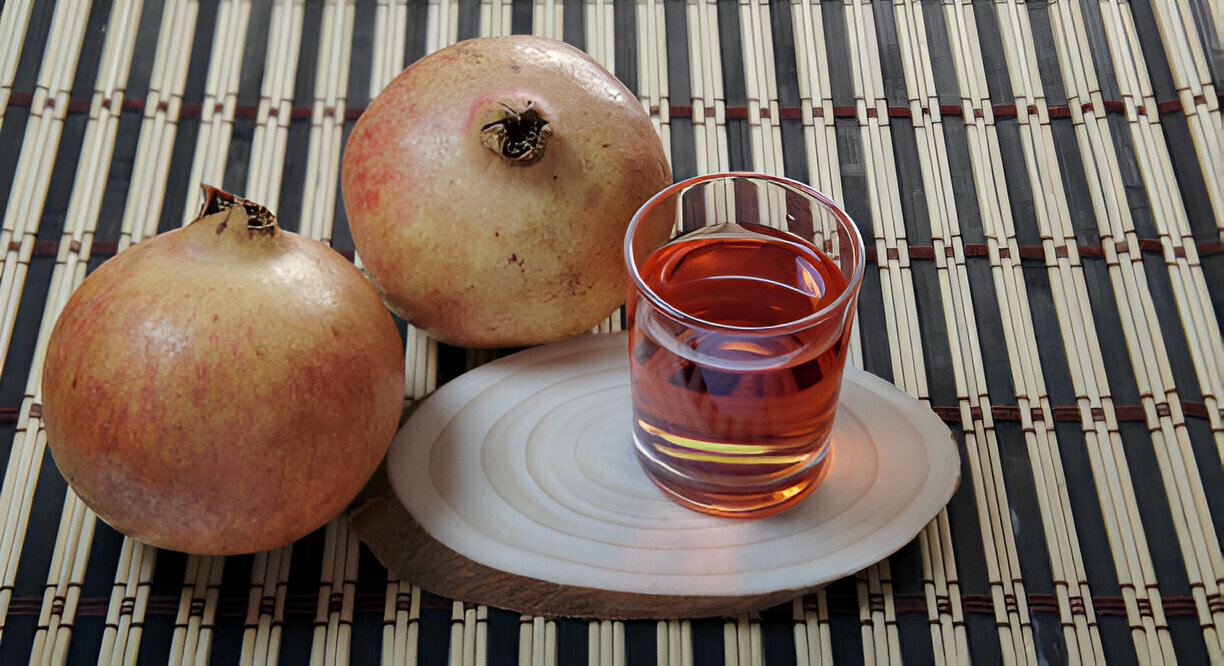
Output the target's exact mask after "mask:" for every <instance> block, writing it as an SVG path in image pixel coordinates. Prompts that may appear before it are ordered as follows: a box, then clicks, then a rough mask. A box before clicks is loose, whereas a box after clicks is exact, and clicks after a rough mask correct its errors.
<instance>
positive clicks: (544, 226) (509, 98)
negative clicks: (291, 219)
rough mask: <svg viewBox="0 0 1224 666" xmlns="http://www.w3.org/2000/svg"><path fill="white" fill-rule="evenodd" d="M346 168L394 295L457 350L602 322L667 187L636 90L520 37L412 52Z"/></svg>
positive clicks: (400, 306)
mask: <svg viewBox="0 0 1224 666" xmlns="http://www.w3.org/2000/svg"><path fill="white" fill-rule="evenodd" d="M342 174H343V177H342V188H343V195H344V205H345V209H346V211H347V212H348V216H349V225H350V227H351V229H352V233H353V241H354V243H355V244H356V247H357V251H358V254H359V255H360V256H361V258H362V261H363V262H364V265H365V268H366V270H367V272H368V274H369V276H370V277H371V278H372V279H373V281H374V282H375V283H376V284H377V285H378V286H379V287H380V289H381V291H382V293H383V296H384V298H385V300H386V302H387V304H388V306H389V307H390V308H391V309H392V310H394V311H395V312H396V313H397V314H399V315H400V316H401V317H403V318H404V319H406V320H408V321H410V322H412V323H413V324H415V325H416V326H418V327H420V328H422V329H424V330H425V331H427V332H428V333H429V334H430V335H431V336H433V337H435V338H437V339H440V340H441V341H443V342H447V343H450V344H454V345H459V346H466V347H506V346H522V345H529V344H535V343H541V342H547V341H550V340H554V339H559V338H562V337H566V336H569V335H573V334H575V333H580V332H582V331H584V330H586V329H589V328H591V327H592V326H594V325H596V324H598V323H599V321H600V320H601V319H603V318H604V317H606V316H607V315H608V314H609V313H611V312H612V311H614V310H615V309H616V308H617V307H618V306H619V305H620V304H621V303H623V302H624V300H625V281H626V275H625V269H624V262H623V260H622V259H621V246H622V242H623V239H624V234H625V229H626V228H627V227H628V225H629V220H630V218H632V216H633V213H634V212H635V211H636V210H637V208H638V207H639V206H640V205H641V204H642V203H643V202H645V201H646V200H647V199H648V198H650V197H651V196H652V195H653V194H654V193H655V192H657V191H658V190H660V189H662V188H663V187H665V186H667V185H668V184H670V183H671V170H670V169H669V168H668V163H667V157H666V155H665V153H664V151H663V144H662V142H661V141H660V139H659V136H658V134H657V133H656V132H655V130H654V126H653V124H652V123H651V122H650V117H649V116H648V115H647V113H646V112H645V110H644V109H643V108H642V105H641V103H640V102H639V101H638V99H637V98H636V97H635V96H634V95H633V93H631V92H630V91H629V90H628V89H627V88H626V87H625V86H624V84H623V83H621V82H620V81H619V80H617V79H616V77H614V76H613V75H612V74H610V73H609V72H608V71H607V70H605V69H603V68H602V67H600V66H599V64H597V63H596V62H595V61H594V60H591V59H590V58H589V57H588V56H587V55H586V54H584V53H583V52H582V51H580V50H578V49H576V48H574V47H572V46H569V45H568V44H565V43H564V42H558V41H555V40H550V39H544V38H540V37H531V36H525V35H515V36H507V37H482V38H477V39H471V40H467V41H464V42H460V43H458V44H455V45H453V46H449V47H447V48H444V49H442V50H440V51H436V52H434V53H433V54H431V55H428V56H426V57H424V58H422V59H420V60H418V61H417V62H415V63H413V64H412V65H411V66H410V67H408V69H406V70H405V71H404V72H403V73H401V74H400V75H399V76H398V77H396V79H395V80H394V81H392V82H391V83H390V85H388V86H387V88H386V89H385V90H383V91H382V92H381V93H380V94H379V95H378V97H377V98H376V99H375V100H374V101H373V103H371V104H370V106H369V108H367V109H366V111H365V113H363V114H362V115H361V117H360V118H359V119H358V121H357V124H356V126H355V127H354V128H353V132H352V134H351V135H350V137H349V140H348V144H347V146H346V147H345V153H344V162H343V171H342Z"/></svg>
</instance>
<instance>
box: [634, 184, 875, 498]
mask: <svg viewBox="0 0 1224 666" xmlns="http://www.w3.org/2000/svg"><path fill="white" fill-rule="evenodd" d="M625 260H626V263H627V264H628V269H629V277H630V280H629V282H630V287H629V297H628V303H627V313H628V323H629V359H630V373H631V385H632V393H633V438H634V444H635V446H636V447H637V455H638V460H639V462H640V463H641V465H642V468H643V469H644V470H645V472H646V474H647V475H648V476H649V477H650V479H651V480H652V481H654V482H655V484H656V485H658V486H659V487H660V488H662V489H663V490H664V491H665V492H666V493H667V494H668V495H669V496H671V498H672V499H674V500H676V501H677V502H679V503H680V504H682V505H684V506H687V507H689V508H692V509H696V510H698V511H703V512H706V513H711V514H715V515H720V516H742V517H758V516H765V515H769V514H772V513H775V512H777V511H780V510H782V509H784V508H786V507H789V506H791V505H793V504H795V503H796V502H798V501H799V500H800V499H802V498H803V497H804V496H806V495H807V494H808V493H810V492H811V491H812V490H813V489H814V488H815V487H816V486H817V485H818V484H819V483H820V482H821V481H822V480H823V479H824V477H825V475H826V474H827V472H828V470H829V468H830V465H831V461H832V455H833V454H832V453H831V450H832V449H833V448H835V443H834V442H831V441H830V433H831V432H832V429H833V418H834V416H835V414H836V412H837V396H838V392H839V390H840V388H841V380H842V369H843V367H844V366H845V362H846V352H847V347H848V344H849V340H850V337H849V336H850V329H851V324H852V322H853V319H854V308H855V304H856V302H857V300H858V289H859V284H860V282H862V277H863V240H862V237H861V236H860V235H859V233H858V229H857V228H856V227H855V224H854V222H853V220H851V219H850V217H849V216H848V215H847V214H846V213H845V212H844V211H843V210H842V209H841V208H840V207H839V206H838V205H837V204H836V203H834V202H833V201H831V200H829V199H828V198H827V197H825V196H824V195H822V194H821V193H819V192H817V191H816V190H814V189H812V188H811V187H808V186H807V185H804V184H802V183H798V182H795V181H792V180H788V179H785V178H777V177H773V176H767V175H763V174H750V173H723V174H713V175H708V176H700V177H697V178H693V179H690V180H686V181H684V182H680V183H676V184H675V185H672V186H671V187H669V188H667V189H665V190H663V191H662V192H660V193H659V194H657V195H655V196H654V197H653V198H651V199H650V200H649V201H647V202H646V203H645V204H643V205H642V208H641V209H640V210H639V211H638V212H637V214H636V215H634V217H633V221H632V222H631V223H630V225H629V229H628V232H627V234H626V237H625Z"/></svg>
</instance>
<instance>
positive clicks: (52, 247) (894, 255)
mask: <svg viewBox="0 0 1224 666" xmlns="http://www.w3.org/2000/svg"><path fill="white" fill-rule="evenodd" d="M20 247H21V243H20V241H10V242H9V248H8V249H9V250H10V251H16V250H18V249H20ZM59 248H60V241H57V240H40V241H35V242H34V256H36V257H54V256H57V255H58V254H59ZM1197 248H1198V254H1199V256H1200V257H1208V256H1211V255H1215V254H1224V241H1205V242H1202V243H1198V245H1197ZM69 249H70V250H71V251H73V252H79V251H80V249H81V246H80V242H79V241H75V240H74V241H71V242H70V245H69ZM1115 249H1117V251H1118V252H1119V253H1122V252H1126V246H1125V245H1124V244H1120V246H1119V247H1116V248H1115ZM118 250H119V244H118V243H117V242H115V241H97V242H95V243H94V244H93V246H92V247H91V248H90V257H91V258H97V259H106V258H109V257H112V256H114V255H115V253H116V252H118ZM951 250H952V248H951V247H950V246H947V247H945V248H944V256H950V255H951ZM1139 250H1140V252H1147V253H1152V254H1158V255H1159V254H1162V253H1163V249H1162V241H1161V239H1159V238H1141V239H1139ZM337 251H338V252H340V254H343V255H344V256H346V257H348V259H349V260H350V261H351V260H352V258H353V251H352V250H345V249H338V250H337ZM1018 251H1019V254H1020V258H1021V259H1045V248H1044V247H1043V246H1041V245H1020V246H1018ZM1076 251H1077V252H1078V253H1079V255H1080V256H1081V257H1090V258H1100V257H1104V256H1105V248H1104V246H1102V245H1088V244H1083V245H1076ZM906 252H907V254H908V255H909V258H910V259H911V260H917V261H931V260H934V259H935V247H934V246H932V245H909V246H907V247H906ZM1173 252H1174V254H1176V255H1177V256H1185V250H1184V249H1183V248H1180V247H1174V248H1173ZM964 253H965V256H966V257H988V256H990V249H989V248H988V247H987V246H986V245H982V244H966V245H964ZM877 254H878V252H877V251H876V248H875V246H871V245H869V246H868V247H867V248H866V256H867V261H877ZM1055 254H1057V255H1058V256H1060V257H1065V256H1067V252H1066V248H1064V247H1061V246H1059V247H1056V248H1055ZM1009 255H1010V250H1008V249H1007V248H1006V247H1000V248H999V256H1003V257H1006V256H1009ZM888 258H889V259H899V258H900V252H899V250H898V249H897V248H889V249H888Z"/></svg>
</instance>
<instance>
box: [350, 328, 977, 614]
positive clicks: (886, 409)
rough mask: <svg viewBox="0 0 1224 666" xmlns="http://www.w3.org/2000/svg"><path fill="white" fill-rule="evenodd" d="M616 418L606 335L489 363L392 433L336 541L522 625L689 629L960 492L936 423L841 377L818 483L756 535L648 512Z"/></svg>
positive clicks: (791, 593)
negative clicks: (515, 615) (687, 624)
mask: <svg viewBox="0 0 1224 666" xmlns="http://www.w3.org/2000/svg"><path fill="white" fill-rule="evenodd" d="M630 418H631V406H630V396H629V372H628V356H627V351H626V336H625V335H624V334H607V335H584V336H579V337H576V338H572V339H569V340H565V341H562V342H558V343H553V344H549V345H544V346H540V347H535V348H532V349H528V350H526V351H523V352H519V353H517V354H514V355H512V356H508V357H505V358H502V359H499V360H496V361H493V362H492V363H489V364H487V365H484V366H481V367H480V368H477V369H476V370H473V371H471V372H469V373H467V374H464V375H463V376H461V377H459V378H457V379H455V380H453V381H451V382H449V383H447V384H446V385H444V386H443V387H442V388H440V389H439V390H438V391H437V392H435V393H434V394H433V395H431V396H430V397H429V398H427V399H426V400H424V401H423V403H422V404H421V405H420V407H419V408H418V409H417V410H416V411H415V412H414V413H413V414H412V415H411V416H410V417H409V418H408V420H407V422H406V423H405V424H404V426H403V428H401V430H400V432H399V434H398V435H396V438H395V441H394V443H393V444H392V445H391V450H390V452H389V453H388V454H387V460H386V463H385V464H384V466H383V468H382V469H380V470H379V472H378V474H377V475H376V476H375V478H374V479H373V480H372V481H371V482H370V484H369V486H367V488H366V489H365V491H363V493H362V495H361V496H360V497H358V498H357V500H356V501H355V502H354V503H353V505H352V507H351V509H350V513H349V518H350V521H351V524H352V526H353V529H354V530H355V531H356V533H357V535H358V536H359V537H360V538H361V539H363V540H364V541H365V543H366V544H367V545H368V546H369V547H370V549H371V550H372V551H373V553H374V554H375V555H376V556H377V557H378V558H379V559H380V560H381V561H382V562H383V564H384V565H385V566H386V567H387V568H388V569H389V570H391V571H392V572H394V573H395V574H396V575H399V576H401V577H403V578H406V579H408V580H410V581H412V582H413V583H415V584H417V585H419V586H421V587H422V588H423V589H426V590H429V591H431V592H434V593H437V594H441V595H444V596H446V597H449V598H452V599H460V600H464V601H470V602H474V603H481V604H486V605H490V606H496V607H500V608H506V609H510V610H514V611H517V612H520V613H526V614H532V615H548V616H571V617H598V618H604V619H623V618H667V617H685V618H693V617H706V616H717V615H729V614H735V613H740V612H745V611H750V610H757V609H761V608H766V607H769V606H772V605H776V604H779V603H782V602H785V601H787V600H789V599H792V598H794V597H796V596H798V595H801V594H803V593H805V592H808V591H811V590H813V589H816V588H818V587H820V586H822V585H824V584H826V583H828V582H830V581H832V580H835V579H837V578H839V577H842V576H846V575H849V574H852V573H854V572H856V571H858V570H859V569H862V568H863V567H866V566H868V565H870V564H872V563H873V562H876V561H878V560H880V559H882V558H884V557H887V556H888V555H890V554H891V553H893V552H894V551H896V550H897V549H899V548H900V547H902V546H903V545H905V544H906V543H908V542H909V541H910V540H911V539H913V538H914V536H915V535H917V534H918V532H919V531H920V530H921V529H922V528H923V526H924V525H926V523H927V522H929V521H930V520H931V519H932V518H933V517H934V516H935V515H936V514H937V513H938V512H939V510H940V509H941V508H942V507H943V506H944V505H945V504H946V503H947V501H948V499H949V498H950V497H951V496H952V493H953V492H954V491H955V489H956V486H957V483H958V482H959V479H960V460H959V454H958V452H957V448H956V444H955V442H954V441H953V440H952V438H951V437H950V436H949V432H948V429H947V427H946V426H945V425H944V424H943V422H942V421H940V419H939V418H938V417H937V416H936V415H935V414H934V413H933V412H932V411H931V410H930V409H929V408H928V407H926V406H925V405H923V404H922V403H920V402H919V401H917V400H915V399H914V398H912V397H910V396H909V395H907V394H905V393H902V392H901V391H900V390H898V389H897V388H895V387H894V386H892V385H891V384H888V383H887V382H884V381H882V380H880V379H878V378H876V377H874V376H872V375H869V374H867V373H865V372H862V371H859V370H855V369H853V368H847V370H846V376H845V379H844V382H843V387H842V395H841V405H840V408H839V411H838V416H837V422H836V425H835V426H834V432H833V453H832V455H833V467H832V470H831V471H830V473H829V476H828V478H827V479H826V480H825V481H824V483H823V484H821V486H820V487H818V488H817V489H816V490H815V491H814V492H813V493H812V494H811V495H810V496H809V497H808V498H807V499H805V500H803V501H802V502H800V503H799V504H798V505H796V506H795V507H793V508H791V509H789V510H786V511H783V512H781V513H779V514H776V515H773V516H770V517H767V518H761V519H755V520H742V519H730V518H716V517H713V516H708V515H705V514H700V513H696V512H694V511H690V510H688V509H685V508H682V507H680V506H679V505H677V504H675V503H673V502H671V501H670V500H668V499H667V498H666V497H665V496H664V495H663V493H662V492H661V491H659V490H658V489H657V488H655V486H654V485H653V484H652V483H651V482H650V481H649V480H648V479H647V478H646V476H645V474H644V473H643V472H642V471H641V469H640V468H639V467H638V463H637V459H636V457H635V455H634V451H633V442H632V434H631V432H630V425H629V424H630Z"/></svg>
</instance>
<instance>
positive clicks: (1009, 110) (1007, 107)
mask: <svg viewBox="0 0 1224 666" xmlns="http://www.w3.org/2000/svg"><path fill="white" fill-rule="evenodd" d="M1216 96H1217V98H1218V99H1219V100H1220V103H1221V104H1224V92H1222V93H1218V94H1217V95H1216ZM1195 102H1196V103H1197V104H1203V103H1205V100H1203V99H1202V98H1201V96H1200V97H1199V98H1195ZM33 103H34V95H33V94H32V93H28V92H16V91H15V92H13V93H12V95H11V96H10V97H9V106H13V107H29V106H31V105H32V104H33ZM92 103H93V101H92V100H90V99H70V100H68V113H89V109H90V106H91V104H92ZM47 106H48V107H50V108H54V106H55V100H54V98H50V97H49V98H47ZM102 106H103V108H107V109H109V108H110V106H111V101H110V99H109V98H108V99H105V100H103V102H102ZM145 106H146V105H145V102H144V100H143V99H125V100H123V109H124V110H128V111H137V112H143V111H144V109H145ZM1101 106H1102V107H1103V109H1104V110H1105V113H1106V115H1111V114H1115V115H1122V114H1125V112H1126V106H1125V105H1124V104H1123V102H1122V101H1120V100H1105V101H1104V102H1102V104H1101ZM169 108H170V105H169V102H165V101H163V102H161V103H159V104H158V109H159V110H162V111H165V110H168V109H169ZM213 108H214V111H215V112H216V113H221V112H222V109H223V105H222V104H221V103H217V104H215V105H214V107H213ZM1081 108H1082V109H1083V111H1084V112H1085V113H1092V112H1093V111H1094V109H1095V107H1094V105H1093V103H1092V102H1086V103H1084V104H1083V105H1082V107H1081ZM1156 108H1157V110H1158V111H1159V112H1160V113H1162V114H1167V113H1184V112H1185V111H1186V109H1185V108H1183V106H1182V103H1181V100H1177V99H1171V100H1167V101H1164V102H1157V104H1156ZM667 110H668V115H669V116H671V117H676V118H691V117H692V115H693V107H692V106H689V105H684V104H673V105H670V106H668V109H667ZM991 110H992V111H993V113H994V117H995V118H996V119H1004V118H1015V117H1017V116H1018V115H1019V109H1017V108H1016V105H1015V104H994V105H992V106H991ZM1025 110H1026V111H1028V114H1029V115H1031V116H1035V115H1037V113H1038V108H1037V106H1036V105H1035V104H1031V105H1029V106H1028V107H1026V109H1025ZM1137 110H1138V112H1139V113H1141V114H1142V113H1146V112H1147V109H1146V108H1145V107H1144V106H1142V105H1141V106H1139V107H1137ZM202 111H203V105H202V104H183V105H182V106H181V107H179V117H180V118H198V117H200V115H201V113H202ZM336 111H337V110H336V109H335V108H333V107H327V108H325V109H324V110H323V113H324V114H335V113H336ZM363 111H365V108H364V107H360V106H354V107H350V108H346V109H345V110H344V117H345V119H346V120H356V119H357V117H358V116H360V115H361V113H362V112H363ZM651 111H652V112H653V113H656V114H657V113H658V111H659V110H658V109H657V108H653V107H652V108H651ZM971 111H973V113H974V115H975V116H977V117H981V115H982V113H981V110H980V109H971ZM724 112H725V114H726V117H727V118H733V119H734V118H747V117H748V107H746V106H739V105H733V106H727V107H725V108H724ZM922 112H923V113H924V114H928V115H929V114H930V112H931V111H930V108H928V107H926V106H924V107H922ZM1046 112H1047V113H1048V114H1049V117H1050V118H1070V117H1071V107H1069V106H1066V105H1059V104H1053V105H1050V106H1048V107H1046ZM313 113H314V109H313V108H312V107H295V108H293V109H292V110H291V111H290V112H289V117H290V119H292V120H303V119H309V118H310V117H311V115H312V114H313ZM939 113H940V115H942V116H960V115H964V107H962V106H960V105H957V104H941V105H939ZM760 114H761V116H762V117H764V118H768V117H770V111H769V108H768V107H765V106H763V107H761V109H760ZM812 114H813V115H814V116H816V117H823V116H824V109H822V108H821V107H819V106H815V107H813V108H812ZM268 115H269V116H270V117H273V118H276V117H279V116H280V109H277V108H275V107H273V108H270V109H268ZM707 115H713V111H707ZM857 115H858V114H857V110H856V108H855V107H853V106H834V107H833V116H834V117H835V118H855V117H857ZM867 115H868V116H869V117H872V118H875V117H878V115H879V111H878V110H877V109H876V108H875V107H874V106H872V107H869V108H868V109H867ZM778 116H779V117H780V118H782V119H791V120H801V119H802V118H803V109H802V108H800V107H794V106H784V107H781V108H779V109H778ZM888 116H889V117H890V118H911V117H913V112H912V111H911V110H910V107H908V106H890V107H888ZM234 117H235V118H257V117H259V107H258V106H256V105H253V104H239V105H237V106H235V107H234Z"/></svg>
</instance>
